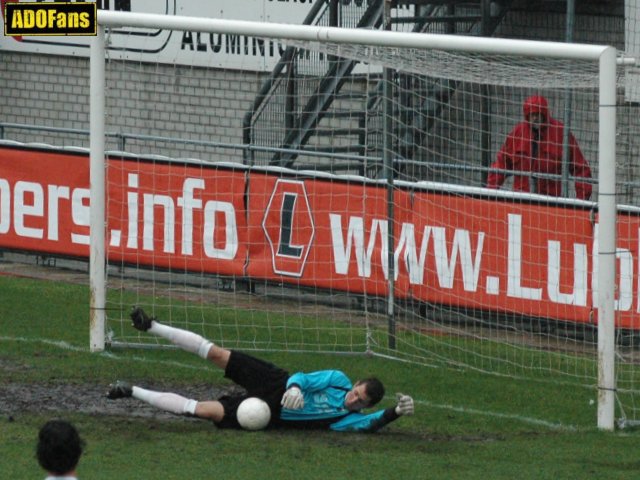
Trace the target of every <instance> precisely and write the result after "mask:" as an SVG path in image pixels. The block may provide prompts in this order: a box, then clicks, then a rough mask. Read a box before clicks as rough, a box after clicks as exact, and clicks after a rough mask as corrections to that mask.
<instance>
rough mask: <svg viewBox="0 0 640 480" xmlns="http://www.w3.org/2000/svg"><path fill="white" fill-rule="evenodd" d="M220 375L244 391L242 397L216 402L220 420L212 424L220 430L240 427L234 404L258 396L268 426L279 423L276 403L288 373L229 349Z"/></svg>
mask: <svg viewBox="0 0 640 480" xmlns="http://www.w3.org/2000/svg"><path fill="white" fill-rule="evenodd" d="M224 376H225V377H227V378H228V379H230V380H232V381H233V382H235V383H236V384H238V385H240V386H241V387H244V389H245V390H246V391H247V393H246V394H243V395H233V396H231V395H225V396H224V397H221V398H219V399H218V401H219V402H220V403H221V404H222V406H223V407H224V418H223V419H222V420H221V421H220V422H216V425H217V426H218V427H220V428H241V427H240V424H238V419H237V418H236V412H237V410H238V405H240V403H242V401H243V400H244V399H245V398H248V397H258V398H261V399H262V400H264V401H265V402H267V404H268V405H269V408H270V409H271V420H270V422H269V426H276V425H278V424H279V423H280V409H281V408H282V407H281V405H280V402H281V400H282V395H284V392H285V390H286V389H287V380H288V379H289V372H287V371H286V370H283V369H282V368H280V367H277V366H275V365H274V364H273V363H269V362H266V361H264V360H261V359H259V358H255V357H252V356H251V355H247V354H246V353H243V352H239V351H237V350H231V356H230V357H229V363H228V364H227V368H226V370H225V372H224Z"/></svg>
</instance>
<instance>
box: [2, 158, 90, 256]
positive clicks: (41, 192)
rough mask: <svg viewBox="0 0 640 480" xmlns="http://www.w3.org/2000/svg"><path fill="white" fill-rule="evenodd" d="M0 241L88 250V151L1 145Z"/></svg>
mask: <svg viewBox="0 0 640 480" xmlns="http://www.w3.org/2000/svg"><path fill="white" fill-rule="evenodd" d="M0 246H1V247H4V248H12V249H20V250H29V251H33V252H42V253H50V254H61V255H70V256H75V257H88V256H89V157H88V156H87V155H80V154H78V155H75V154H70V153H68V152H64V153H62V152H55V151H37V150H29V149H21V148H1V149H0Z"/></svg>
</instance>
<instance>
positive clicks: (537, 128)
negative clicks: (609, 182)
mask: <svg viewBox="0 0 640 480" xmlns="http://www.w3.org/2000/svg"><path fill="white" fill-rule="evenodd" d="M523 111H524V118H525V121H523V122H520V123H518V124H517V125H516V126H515V127H514V128H513V130H511V132H510V133H509V135H508V136H507V139H506V140H505V142H504V144H503V145H502V148H500V151H499V152H498V155H497V157H496V160H495V162H493V164H492V165H491V168H495V169H500V170H511V171H513V172H518V171H522V172H536V173H542V174H554V175H561V173H562V139H563V130H564V125H563V124H562V122H560V121H558V120H556V119H555V118H553V117H551V114H550V113H549V106H548V104H547V99H546V98H544V97H542V96H539V95H535V96H532V97H529V98H527V99H526V100H525V102H524V105H523ZM569 156H570V164H569V172H570V174H571V175H572V176H573V177H581V178H591V169H590V168H589V164H588V163H587V161H586V160H585V158H584V155H582V152H581V151H580V147H579V146H578V142H577V141H576V139H575V137H574V136H573V134H571V133H569ZM506 177H507V174H506V173H502V172H490V173H489V175H488V177H487V187H489V188H500V187H501V186H502V184H503V183H504V181H505V179H506ZM575 188H576V197H578V198H579V199H582V200H589V198H590V197H591V184H590V183H583V182H576V185H575ZM513 189H514V190H516V191H518V192H532V193H540V194H542V195H550V196H554V197H559V196H561V195H562V185H561V181H560V180H559V179H553V178H544V177H536V176H535V175H533V176H530V175H515V176H514V179H513Z"/></svg>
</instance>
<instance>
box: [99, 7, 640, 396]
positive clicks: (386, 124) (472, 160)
mask: <svg viewBox="0 0 640 480" xmlns="http://www.w3.org/2000/svg"><path fill="white" fill-rule="evenodd" d="M363 3H364V2H363ZM103 13H104V12H101V14H102V16H101V17H100V19H101V23H102V24H103V27H102V28H103V29H105V30H106V39H107V40H106V43H105V44H104V45H102V46H101V45H100V43H99V41H100V34H101V33H102V30H101V31H100V32H99V37H98V39H97V40H96V42H95V43H94V46H93V47H92V55H95V54H96V53H97V54H104V56H105V58H106V63H105V64H101V61H96V60H95V59H93V58H92V85H93V86H94V89H98V88H100V84H99V83H98V84H97V85H96V83H95V81H94V77H93V75H99V74H100V72H101V69H102V68H103V67H104V69H105V75H104V82H105V85H104V92H105V105H104V115H103V116H102V115H100V114H98V115H99V116H98V118H99V119H100V118H104V121H105V126H104V136H103V137H102V138H103V139H104V142H105V149H106V150H107V153H106V162H105V163H106V169H105V170H104V174H105V183H104V185H105V194H104V198H105V201H104V205H105V208H104V215H105V218H104V223H100V221H101V219H100V218H98V219H97V220H94V221H96V222H97V225H98V226H99V225H102V224H104V225H106V230H105V235H104V236H103V240H104V250H105V252H104V254H105V258H106V260H107V261H106V262H104V265H106V273H105V275H104V278H105V279H106V283H105V285H104V292H105V298H104V305H103V306H104V310H103V311H104V312H105V313H104V320H105V322H104V325H105V330H104V339H101V338H100V334H99V333H98V336H97V337H96V338H97V339H98V343H96V345H97V346H96V345H94V348H96V349H99V348H100V345H99V344H100V342H101V341H104V342H105V343H107V344H111V345H137V346H140V345H144V346H149V345H154V346H155V345H160V344H162V343H161V342H160V343H157V342H158V340H157V339H156V338H155V337H153V336H150V335H139V334H138V332H136V331H135V330H134V329H132V328H131V326H130V321H129V319H128V312H129V310H130V308H131V306H133V305H138V306H141V307H143V308H145V309H146V310H147V312H148V313H149V314H151V315H154V316H157V317H158V319H160V320H161V321H163V322H165V323H168V324H172V325H175V326H179V327H181V328H187V329H189V330H192V331H196V332H198V333H200V334H202V335H204V336H206V337H207V338H210V339H212V340H213V341H215V342H216V343H218V344H220V345H223V346H225V347H229V348H240V349H245V350H250V349H254V350H285V351H291V352H335V353H368V354H375V355H382V356H388V357H392V358H397V359H401V360H405V361H410V362H414V363H419V364H423V365H429V366H438V367H451V366H455V367H458V368H466V369H473V370H478V371H483V372H487V373H491V374H498V375H503V376H509V377H515V378H525V379H529V380H542V381H554V382H569V383H572V384H575V385H576V386H579V387H585V388H590V389H593V391H594V397H595V395H596V392H597V389H596V387H597V386H599V387H600V389H601V390H608V387H609V386H610V387H612V388H611V389H610V390H611V391H612V390H613V386H612V385H609V384H608V383H607V384H604V385H603V384H601V383H600V384H599V383H598V371H599V364H598V350H599V349H600V351H602V349H603V348H605V346H604V345H600V347H599V346H598V325H599V324H602V323H603V322H602V319H603V318H607V317H608V319H610V320H611V322H612V321H613V317H614V310H613V309H614V303H613V296H612V292H613V281H608V282H604V281H603V278H605V277H604V276H603V275H606V274H612V272H613V271H614V270H613V269H612V265H613V263H614V259H612V258H611V255H609V257H607V256H606V255H601V253H600V252H601V251H603V250H605V248H604V247H606V248H608V249H609V250H608V251H609V252H611V251H612V250H615V244H614V243H613V242H614V241H615V236H616V235H615V234H614V233H613V231H614V230H615V228H613V229H611V231H610V232H609V233H608V234H607V235H599V234H598V232H599V229H603V228H605V229H610V227H611V226H612V225H615V218H613V217H615V196H613V195H610V194H611V191H606V192H601V191H600V189H601V188H602V185H603V183H601V184H600V185H601V186H600V187H599V186H598V177H599V175H600V174H601V173H602V168H603V158H604V159H605V160H604V161H607V162H609V161H611V162H612V161H613V155H612V154H611V153H606V154H605V155H604V156H603V149H604V150H606V151H607V152H613V151H614V148H615V145H614V142H615V139H614V137H613V135H612V134H611V131H615V130H611V131H609V132H608V131H607V130H606V129H603V128H602V127H603V118H604V119H605V122H608V123H611V128H612V129H615V109H610V110H609V111H607V110H606V109H604V113H603V109H602V98H603V97H602V90H603V88H606V89H608V90H607V91H608V92H611V91H613V92H614V96H613V100H612V101H611V102H610V105H611V106H614V105H615V84H616V82H617V81H618V79H617V78H615V69H614V73H613V74H609V77H606V76H605V80H603V74H602V64H603V62H602V61H600V62H599V58H600V57H601V56H606V55H609V54H610V50H607V49H604V48H600V47H584V46H582V47H578V46H575V45H562V44H538V43H533V42H514V41H500V40H494V39H481V38H476V39H470V37H455V36H450V37H444V36H438V35H429V34H424V35H417V34H412V33H401V32H398V31H396V32H384V31H376V30H372V29H366V30H365V29H352V30H351V31H348V30H347V29H331V28H323V27H321V26H317V25H316V26H309V27H304V26H284V25H273V24H267V23H256V24H253V23H249V22H233V21H226V22H225V21H220V20H217V21H216V20H205V19H188V18H186V19H184V20H183V22H184V23H182V24H180V21H182V20H181V19H179V18H178V17H174V18H173V19H172V20H170V22H171V23H170V24H169V23H168V22H169V21H168V20H166V19H163V18H162V17H159V16H153V15H124V14H115V13H111V14H103ZM365 13H366V12H365V11H364V9H363V12H362V14H363V16H364V14H365ZM394 14H395V15H399V14H402V12H400V13H398V12H396V13H394ZM154 21H157V22H158V23H157V24H156V25H154V24H153V22H154ZM176 22H178V23H176ZM382 23H383V24H384V22H382ZM354 26H355V25H354ZM172 29H173V30H172ZM392 29H395V30H398V29H397V28H392ZM198 32H199V33H198ZM160 39H164V40H163V41H165V43H164V45H165V46H164V47H163V49H162V50H161V52H160V53H154V54H148V52H157V45H156V44H158V42H160V44H161V42H162V41H161V40H160ZM608 52H609V53H608ZM613 59H614V61H613V65H614V67H615V53H614V56H613ZM606 78H608V80H609V83H606ZM619 81H620V83H622V80H619ZM603 85H605V87H603ZM531 97H533V100H532V98H531ZM609 100H611V98H609ZM94 105H98V106H100V103H99V101H98V103H96V104H94ZM611 111H613V112H614V113H613V117H610V116H609V117H607V116H606V115H607V114H608V113H607V112H609V113H610V112H611ZM525 113H526V114H527V115H528V117H527V118H529V119H531V116H530V114H533V113H541V114H542V116H543V117H544V121H543V123H544V125H543V127H541V130H540V131H544V132H543V133H541V134H540V137H539V138H535V139H534V138H532V134H526V135H529V136H528V137H527V136H526V135H525V134H524V133H522V132H524V131H525V130H526V131H528V132H531V131H532V130H531V129H530V128H529V127H528V126H526V129H525V127H524V126H522V125H520V126H517V125H518V124H519V123H520V122H523V121H524V120H525ZM603 115H604V116H603ZM552 118H553V120H552ZM95 119H96V116H95V115H94V113H92V121H93V122H94V125H95V123H96V120H95ZM612 119H613V121H611V120H612ZM560 122H561V123H562V124H565V125H567V126H568V128H564V129H563V128H561V126H560ZM94 125H92V135H95V134H96V132H97V133H98V134H100V130H95V129H94ZM603 130H604V133H603ZM603 139H604V140H603ZM92 142H94V140H93V139H92ZM534 143H535V145H534ZM96 145H97V146H96ZM565 146H566V147H565ZM99 147H100V145H99V144H96V143H92V149H93V150H92V162H94V161H95V160H96V158H97V157H96V154H95V152H99ZM96 148H97V150H96ZM531 149H535V151H532V150H531ZM532 157H533V158H534V159H535V160H533V161H532V160H531V158H532ZM533 162H538V163H533ZM604 165H605V166H606V168H609V169H612V170H615V169H614V168H613V167H612V166H611V165H608V164H607V163H605V164H604ZM92 175H94V171H92ZM96 175H99V173H97V174H96ZM92 178H94V177H92ZM95 178H99V176H97V177H95ZM612 178H613V179H614V178H615V177H612ZM604 185H605V186H606V187H607V188H609V187H610V184H607V183H604ZM487 187H492V188H487ZM599 194H600V197H601V198H605V199H608V200H606V201H605V203H601V204H600V210H598V203H597V201H598V195H599ZM98 195H99V192H98ZM94 198H95V197H92V202H94ZM621 200H622V201H623V202H624V201H625V200H626V201H627V202H629V203H631V202H632V198H628V199H625V198H620V197H619V198H618V201H621ZM607 201H608V202H609V203H606V202H607ZM92 205H93V203H92ZM612 206H613V208H614V210H612V209H611V207H612ZM598 211H600V215H598ZM612 212H613V213H612ZM605 214H606V215H609V217H608V220H606V222H603V215H605ZM621 218H622V217H621ZM637 224H638V217H637V212H636V211H635V210H634V209H632V208H631V207H629V208H627V209H626V210H625V211H624V215H623V219H622V220H621V223H620V225H619V227H618V237H619V238H618V243H617V251H616V254H615V261H616V262H617V265H618V277H617V278H618V280H617V293H616V296H615V309H616V310H615V321H616V326H617V328H616V330H615V332H616V333H615V335H616V337H617V340H618V341H619V342H618V343H619V344H621V345H622V344H625V345H631V344H633V343H635V339H636V330H637V328H638V327H637V325H638V321H637V319H638V317H637V315H638V313H637V312H638V310H639V307H638V292H637V288H638V287H637V273H634V265H635V262H636V261H637V260H635V258H636V256H637V255H638V243H639V242H638V232H639V228H640V225H637ZM94 225H95V224H94ZM97 236H99V235H97ZM96 238H97V237H96ZM603 243H604V247H603ZM612 245H614V248H613V249H611V246H612ZM101 265H102V264H101V263H100V261H98V262H97V263H96V262H95V261H94V263H93V267H92V274H93V278H94V283H93V286H94V288H96V289H98V290H100V289H102V288H103V286H102V285H101V284H100V276H101V270H100V268H101ZM603 272H604V274H603ZM96 279H97V280H96ZM611 280H613V277H611ZM96 281H97V283H95V282H96ZM603 299H604V300H603ZM99 301H100V296H99V295H98V302H99ZM607 302H608V303H607ZM601 305H604V307H603V308H599V307H600V306H601ZM608 305H610V307H609V306H608ZM96 307H97V311H102V310H101V306H100V305H97V306H96ZM95 318H97V319H98V320H101V319H100V314H96V317H95ZM97 324H98V325H101V322H100V321H98V322H97ZM611 325H613V323H611ZM611 328H612V327H611ZM609 337H610V338H613V328H612V329H611V332H610V333H609ZM605 343H607V342H605ZM611 345H613V341H611ZM627 367H628V368H629V370H625V368H627ZM627 367H625V368H621V369H619V375H620V377H619V384H618V385H624V388H625V389H626V390H627V391H629V392H634V391H635V389H636V388H637V386H636V385H635V384H634V382H633V378H634V376H633V372H634V371H635V367H633V364H632V363H629V364H627ZM607 378H608V377H607ZM607 381H609V380H607Z"/></svg>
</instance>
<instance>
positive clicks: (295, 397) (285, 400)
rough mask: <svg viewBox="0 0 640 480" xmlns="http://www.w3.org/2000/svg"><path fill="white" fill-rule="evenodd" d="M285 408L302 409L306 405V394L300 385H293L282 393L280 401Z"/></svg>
mask: <svg viewBox="0 0 640 480" xmlns="http://www.w3.org/2000/svg"><path fill="white" fill-rule="evenodd" d="M280 403H281V404H282V406H283V407H284V408H289V409H291V410H300V409H302V408H303V407H304V396H303V395H302V390H300V388H299V387H296V386H293V387H291V388H289V389H288V390H287V391H286V392H284V395H282V402H280Z"/></svg>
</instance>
